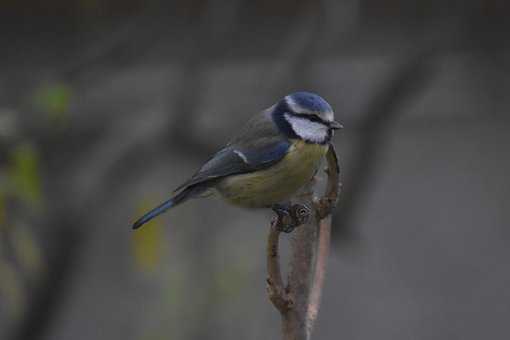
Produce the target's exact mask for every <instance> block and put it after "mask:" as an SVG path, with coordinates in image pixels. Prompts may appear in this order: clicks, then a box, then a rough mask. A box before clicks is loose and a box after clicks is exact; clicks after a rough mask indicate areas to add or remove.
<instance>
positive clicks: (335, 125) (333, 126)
mask: <svg viewBox="0 0 510 340" xmlns="http://www.w3.org/2000/svg"><path fill="white" fill-rule="evenodd" d="M329 127H330V128H331V129H333V130H339V129H343V128H344V126H343V125H342V124H340V123H339V122H337V121H336V120H334V121H332V122H331V123H329Z"/></svg>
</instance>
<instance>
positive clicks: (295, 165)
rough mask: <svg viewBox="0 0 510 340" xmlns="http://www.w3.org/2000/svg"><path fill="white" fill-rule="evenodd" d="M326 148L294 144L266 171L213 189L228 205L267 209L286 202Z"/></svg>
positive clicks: (227, 180) (228, 180)
mask: <svg viewBox="0 0 510 340" xmlns="http://www.w3.org/2000/svg"><path fill="white" fill-rule="evenodd" d="M327 149H328V146H327V145H320V144H307V143H304V142H302V141H297V142H295V143H294V144H293V146H292V147H291V149H290V150H289V152H288V153H287V155H286V156H285V157H284V158H283V159H282V160H281V161H279V162H278V163H276V164H275V165H273V166H271V167H270V168H268V169H265V170H260V171H256V172H252V173H247V174H241V175H235V176H229V177H226V178H225V179H223V180H221V181H220V182H218V184H217V185H216V189H217V190H218V191H219V192H220V194H221V195H222V196H223V197H224V198H225V199H226V200H227V201H228V202H230V203H232V204H235V205H240V206H244V207H251V208H258V207H267V206H270V205H272V204H275V203H280V202H284V201H286V200H288V199H289V198H290V197H291V196H292V195H294V194H295V193H296V192H297V191H298V190H299V189H300V188H301V187H302V186H303V185H305V184H306V183H307V182H308V181H309V180H310V179H311V178H312V176H313V175H314V174H315V172H316V171H317V168H318V166H319V165H320V162H321V159H322V157H323V156H324V155H325V153H326V151H327Z"/></svg>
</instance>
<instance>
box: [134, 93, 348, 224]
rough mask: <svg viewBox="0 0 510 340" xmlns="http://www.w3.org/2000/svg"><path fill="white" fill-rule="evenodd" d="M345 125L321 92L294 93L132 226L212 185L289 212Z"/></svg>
mask: <svg viewBox="0 0 510 340" xmlns="http://www.w3.org/2000/svg"><path fill="white" fill-rule="evenodd" d="M341 128H342V125H341V124H340V123H338V122H337V121H335V120H334V113H333V109H332V108H331V106H330V105H329V104H328V103H327V102H326V101H325V100H324V99H323V98H321V97H320V96H318V95H317V94H314V93H310V92H296V93H292V94H289V95H287V96H285V97H284V98H283V99H281V100H280V101H279V102H278V103H276V104H275V105H273V106H271V107H270V108H268V109H266V110H264V111H262V112H260V113H258V114H256V115H255V116H254V117H252V118H251V119H250V120H249V121H248V123H247V124H246V126H245V127H244V128H243V129H242V130H241V131H240V133H239V134H238V135H237V136H236V137H234V138H233V139H232V140H231V141H230V142H229V143H228V144H227V146H226V147H225V148H223V149H221V150H220V151H218V152H217V153H216V154H215V155H214V156H213V157H212V158H211V159H210V160H209V161H207V162H206V163H205V164H204V165H203V166H202V167H201V168H200V170H198V171H197V172H196V173H195V174H194V175H193V176H192V177H191V178H190V179H189V180H187V181H186V182H184V183H183V184H182V185H180V186H179V187H178V188H177V189H176V190H175V192H174V195H173V196H172V198H170V199H169V200H168V201H166V202H163V203H162V204H161V205H160V206H158V207H157V208H155V209H153V210H151V211H149V212H148V213H146V214H145V215H143V216H142V217H141V218H140V219H138V220H137V221H136V222H135V223H134V224H133V229H137V228H139V227H141V226H142V225H143V224H145V223H147V222H148V221H150V220H151V219H153V218H154V217H156V216H158V215H159V214H161V213H163V212H165V211H166V210H168V209H170V208H173V207H175V206H177V205H179V204H181V203H183V202H185V201H187V200H188V199H190V198H193V197H198V196H201V195H203V194H204V193H205V192H208V191H210V190H215V191H217V192H218V193H219V194H220V195H221V196H222V197H223V198H224V199H225V200H226V201H227V202H229V203H231V204H234V205H237V206H242V207H248V208H266V207H267V208H272V209H273V210H274V211H275V212H276V213H277V214H279V215H280V214H288V213H289V210H288V207H289V203H288V202H289V200H290V198H291V197H292V196H293V195H294V194H295V193H296V192H297V191H298V190H299V189H300V188H301V187H303V186H304V185H305V184H306V183H307V182H308V181H310V180H311V179H312V177H313V176H314V174H315V172H316V171H317V169H318V167H319V165H320V163H321V160H322V158H323V156H324V155H325V154H326V152H327V150H328V148H329V142H330V140H331V138H332V136H333V130H336V129H341ZM291 229H292V228H291ZM291 229H289V230H284V231H287V232H289V231H290V230H291Z"/></svg>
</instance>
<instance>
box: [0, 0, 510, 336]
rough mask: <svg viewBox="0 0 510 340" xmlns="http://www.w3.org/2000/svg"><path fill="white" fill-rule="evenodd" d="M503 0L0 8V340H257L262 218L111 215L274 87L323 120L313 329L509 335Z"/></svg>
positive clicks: (137, 205) (190, 212)
mask: <svg viewBox="0 0 510 340" xmlns="http://www.w3.org/2000/svg"><path fill="white" fill-rule="evenodd" d="M509 10H510V6H509V5H508V3H507V2H506V1H497V0H492V1H481V0H464V1H444V0H442V1H439V0H420V1H408V0H344V1H337V0H321V1H268V0H265V1H241V0H225V1H219V0H218V1H212V0H211V1H205V0H200V1H197V0H192V1H184V0H182V1H158V0H145V1H142V0H123V1H120V0H115V1H107V2H105V1H99V0H66V1H64V0H47V1H44V2H40V1H24V2H20V1H14V0H4V1H2V2H1V5H0V32H1V34H0V46H1V53H0V339H6V340H11V339H12V340H23V339H52V340H64V339H66V340H67V339H75V340H81V339H83V340H88V339H123V340H124V339H133V340H135V339H136V340H158V339H240V338H242V339H278V338H279V336H280V331H279V327H280V320H279V315H278V313H277V312H276V310H275V309H274V308H273V306H272V305H271V304H270V303H269V302H268V300H267V297H266V292H265V250H264V249H265V244H266V236H267V232H268V224H269V223H268V222H269V220H270V218H271V213H270V212H266V211H246V210H241V209H237V208H233V207H230V206H227V205H226V204H224V203H223V202H221V201H220V200H217V199H212V200H195V201H192V202H190V203H188V204H186V205H183V206H182V207H179V208H178V209H176V210H174V211H172V212H171V213H169V214H166V215H164V216H163V217H161V218H159V219H157V220H155V221H154V222H152V223H151V224H150V225H148V226H146V227H144V228H142V229H141V230H140V231H137V232H133V231H132V230H131V229H130V225H131V223H132V222H133V220H134V219H135V218H136V217H138V216H139V215H140V214H141V213H142V212H144V211H145V210H147V209H148V208H151V207H153V206H154V205H156V204H158V203H160V202H161V201H162V200H164V199H165V198H167V197H168V196H169V194H170V193H171V191H172V190H173V189H174V188H175V187H176V186H177V185H178V184H180V183H181V182H182V181H183V180H184V179H186V178H187V177H188V176H189V175H190V174H191V173H192V172H194V171H195V170H196V169H197V167H199V166H200V164H201V163H202V162H203V161H204V160H206V159H207V158H208V156H209V155H210V154H211V153H212V152H213V151H214V150H216V149H218V148H219V147H221V146H222V145H224V144H225V143H226V142H227V140H228V139H229V136H231V135H232V132H233V131H235V129H238V128H239V127H240V126H241V125H242V124H243V122H245V121H246V120H247V119H248V118H249V117H250V116H251V115H252V114H253V113H255V112H257V111H258V110H261V109H263V108H266V107H268V106H270V105H272V104H273V103H274V102H275V101H277V100H278V99H279V98H281V97H282V96H284V95H286V94H287V93H289V92H293V91H297V90H309V91H314V92H317V93H319V94H321V95H322V96H323V97H324V98H325V99H326V100H328V101H329V102H330V103H331V104H332V106H333V108H334V109H335V111H336V116H337V118H338V119H339V120H340V121H342V122H343V123H344V125H345V129H344V130H343V131H341V133H339V134H337V135H336V137H335V144H336V147H337V151H338V153H339V155H340V162H341V168H342V181H343V192H342V196H341V201H340V205H339V207H338V208H337V209H336V212H335V215H334V226H333V237H334V240H333V252H332V254H331V257H330V260H329V267H328V269H329V271H328V275H327V279H326V284H325V291H324V295H323V304H322V309H321V311H320V315H319V318H318V322H317V325H316V330H315V334H314V339H360V340H361V339H374V338H377V339H481V338H490V339H508V338H509V337H510V325H509V323H508V317H509V315H510V267H509V258H510V247H509V242H510V231H509V229H508V226H509V224H510V210H509V209H508V200H509V193H510V181H509V178H508V176H509V175H508V174H509V173H510V159H509V145H510V134H509V133H508V129H509V127H510V118H509V116H508V113H509V112H508V110H509V108H510V96H509V95H508V93H509V89H510V77H509V71H510V58H509V57H510V53H509V52H510V49H509V48H510V40H509V39H508V34H509V31H510V21H509V20H508V15H509V14H510V13H509Z"/></svg>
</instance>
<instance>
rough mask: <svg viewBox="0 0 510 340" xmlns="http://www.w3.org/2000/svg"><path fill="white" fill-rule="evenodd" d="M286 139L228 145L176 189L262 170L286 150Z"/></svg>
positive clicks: (276, 160) (287, 146)
mask: <svg viewBox="0 0 510 340" xmlns="http://www.w3.org/2000/svg"><path fill="white" fill-rule="evenodd" d="M290 145H291V144H290V142H289V141H288V140H287V139H280V138H278V139H273V140H271V141H266V142H265V143H262V144H260V143H257V145H253V146H250V145H236V144H234V145H229V146H227V147H226V148H224V149H222V150H220V151H219V152H218V153H216V154H215V155H214V156H213V157H212V158H211V159H210V160H209V161H208V162H207V163H205V164H204V165H203V166H202V168H200V170H199V171H198V172H197V173H196V174H195V175H193V177H192V178H191V179H190V180H188V181H187V182H185V183H184V184H182V185H181V186H179V187H178V188H177V189H176V191H177V190H180V189H182V188H186V187H190V186H193V185H195V184H198V183H203V182H208V181H211V180H215V179H219V178H222V177H225V176H230V175H236V174H243V173H248V172H253V171H257V170H262V169H265V168H268V167H270V166H271V165H273V164H275V163H277V162H278V161H280V160H281V159H282V158H283V157H284V156H285V155H286V154H287V152H288V150H289V148H290Z"/></svg>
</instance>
